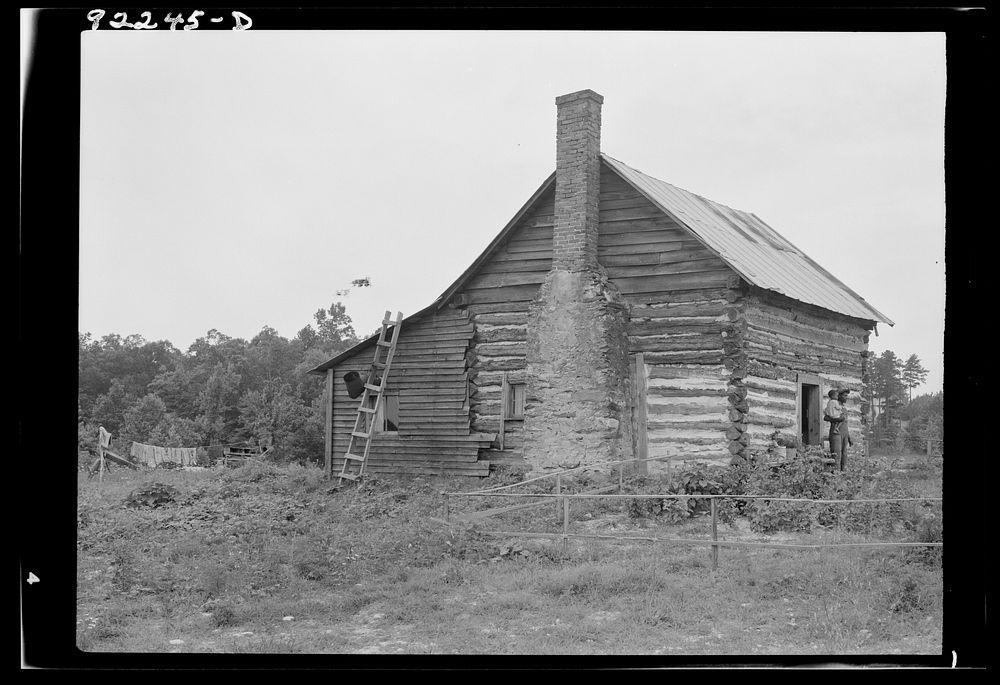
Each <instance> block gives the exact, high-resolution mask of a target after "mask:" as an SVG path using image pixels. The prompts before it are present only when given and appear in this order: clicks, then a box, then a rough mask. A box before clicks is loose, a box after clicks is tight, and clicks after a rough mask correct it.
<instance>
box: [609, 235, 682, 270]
mask: <svg viewBox="0 0 1000 685" xmlns="http://www.w3.org/2000/svg"><path fill="white" fill-rule="evenodd" d="M650 235H651V234H649V233H641V234H639V236H640V237H645V238H647V240H648V239H649V237H650ZM699 247H701V244H700V243H698V242H696V241H693V240H670V241H664V240H648V242H643V243H634V244H628V245H598V247H597V260H598V261H599V262H601V263H603V262H604V259H605V258H607V257H608V256H609V255H627V254H646V253H653V252H674V251H676V250H695V249H697V248H699Z"/></svg>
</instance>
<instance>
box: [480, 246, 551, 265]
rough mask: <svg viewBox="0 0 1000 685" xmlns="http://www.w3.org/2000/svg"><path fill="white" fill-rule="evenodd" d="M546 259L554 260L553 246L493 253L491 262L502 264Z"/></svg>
mask: <svg viewBox="0 0 1000 685" xmlns="http://www.w3.org/2000/svg"><path fill="white" fill-rule="evenodd" d="M541 260H545V261H548V262H551V261H552V248H551V247H549V248H539V249H535V250H522V251H519V252H515V253H510V254H508V253H506V252H498V253H497V254H495V255H493V258H492V259H491V260H490V261H491V262H497V263H500V264H507V263H511V262H513V263H520V262H537V261H541Z"/></svg>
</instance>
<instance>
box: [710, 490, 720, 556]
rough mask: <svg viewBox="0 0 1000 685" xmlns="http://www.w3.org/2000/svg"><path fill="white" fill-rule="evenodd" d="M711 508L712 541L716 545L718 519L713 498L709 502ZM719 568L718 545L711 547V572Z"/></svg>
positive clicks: (717, 539)
mask: <svg viewBox="0 0 1000 685" xmlns="http://www.w3.org/2000/svg"><path fill="white" fill-rule="evenodd" d="M709 502H710V503H711V507H712V540H713V541H714V542H716V543H718V541H719V518H718V512H717V511H716V507H715V498H714V497H713V498H712V499H710V500H709ZM717 568H719V545H718V544H714V545H712V570H713V571H714V570H715V569H717Z"/></svg>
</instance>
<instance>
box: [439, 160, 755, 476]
mask: <svg viewBox="0 0 1000 685" xmlns="http://www.w3.org/2000/svg"><path fill="white" fill-rule="evenodd" d="M554 210H555V207H554V196H553V193H552V192H549V193H547V194H545V195H543V196H541V197H540V198H539V199H538V201H537V202H536V205H535V207H533V208H532V209H531V210H529V212H528V213H527V214H526V215H525V216H524V217H523V218H522V220H521V222H520V223H519V225H518V226H517V227H516V228H515V229H514V230H513V232H512V233H511V236H510V238H509V239H508V241H507V242H506V244H505V245H503V246H501V247H500V248H499V249H498V250H497V252H496V253H495V254H494V255H493V257H492V258H491V259H490V260H489V261H488V262H487V263H486V264H485V265H484V266H483V267H482V268H481V269H480V271H479V272H478V273H477V274H476V276H475V277H474V278H472V279H471V280H470V281H469V283H467V284H466V286H465V287H464V288H463V289H462V290H461V291H460V292H459V293H458V294H457V296H456V298H455V302H456V303H458V304H459V305H460V306H461V307H462V308H463V309H464V310H465V311H467V312H468V313H469V316H470V318H471V319H472V320H473V322H474V323H475V329H476V331H475V336H474V338H473V349H474V353H475V359H476V365H475V369H476V371H477V375H476V378H475V380H474V381H473V391H472V392H473V395H472V412H471V414H472V428H473V430H479V431H488V432H499V429H500V393H501V383H502V377H503V373H504V372H507V374H508V380H509V382H511V383H520V382H524V381H525V380H526V378H525V366H526V361H525V354H526V349H525V341H526V340H527V331H526V328H525V326H526V324H527V318H528V304H529V302H530V301H531V300H532V299H533V298H534V297H535V296H536V295H537V294H538V288H539V287H540V285H541V284H542V282H543V281H544V280H545V275H546V274H547V273H548V270H549V268H550V266H551V254H552V227H553V223H554ZM598 261H599V263H600V264H601V265H602V266H603V267H604V268H605V270H606V271H607V273H608V276H609V278H610V280H611V281H612V283H614V285H615V286H616V287H617V288H618V289H619V290H620V291H621V293H622V294H623V295H624V297H625V299H626V300H627V301H628V302H629V304H630V307H631V321H630V324H629V329H628V334H629V352H630V353H632V354H635V353H637V352H642V353H643V354H644V357H645V362H646V363H645V370H646V374H647V379H646V380H647V402H648V405H647V413H648V417H647V427H648V441H649V442H648V450H649V456H650V457H656V456H670V457H671V458H676V459H690V458H697V459H712V460H728V458H729V457H730V452H729V451H728V442H727V439H726V437H725V432H726V430H727V429H728V428H729V427H730V425H731V424H730V423H729V420H728V404H727V390H728V386H727V383H726V375H727V369H726V368H725V366H724V365H723V359H724V356H725V349H724V344H723V331H724V330H725V328H726V326H727V325H728V324H729V320H728V318H727V317H726V311H727V310H726V308H727V307H728V306H729V305H730V304H731V303H732V301H733V300H734V298H735V297H736V291H735V290H734V289H733V288H734V286H735V285H736V284H737V279H736V278H735V276H734V274H733V272H732V270H731V269H729V267H728V266H726V265H725V263H724V262H722V260H720V259H719V258H717V257H715V256H714V255H713V254H712V253H711V252H710V251H709V250H707V249H706V248H705V247H704V246H702V244H701V243H700V242H698V240H697V239H695V238H694V237H693V235H691V233H690V232H689V231H687V230H686V229H684V228H683V227H681V226H680V225H678V224H677V223H676V222H674V221H673V220H672V219H670V218H669V217H667V216H666V215H665V214H664V213H663V212H662V211H660V210H659V209H658V208H657V207H656V206H655V205H653V204H652V203H651V202H650V201H649V200H647V199H646V198H645V197H643V196H642V195H641V194H640V193H639V192H638V191H636V190H635V189H633V188H632V187H631V186H629V185H627V184H626V183H625V182H624V181H622V180H621V179H620V177H618V175H617V174H616V173H614V172H613V171H611V170H610V169H608V168H604V169H603V171H602V175H601V196H600V226H599V234H598ZM521 427H522V426H521V422H519V421H508V422H507V423H506V426H505V446H506V448H507V450H508V451H510V452H513V453H518V452H520V451H521V448H522V447H523V441H522V440H523V438H522V432H521ZM491 458H494V457H491ZM653 468H654V470H655V463H654V466H653Z"/></svg>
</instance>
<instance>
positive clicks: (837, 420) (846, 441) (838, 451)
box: [823, 390, 854, 471]
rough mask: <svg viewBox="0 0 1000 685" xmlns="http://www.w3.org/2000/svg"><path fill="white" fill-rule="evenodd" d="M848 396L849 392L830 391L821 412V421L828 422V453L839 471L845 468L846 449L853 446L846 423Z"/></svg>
mask: <svg viewBox="0 0 1000 685" xmlns="http://www.w3.org/2000/svg"><path fill="white" fill-rule="evenodd" d="M850 394H851V393H850V391H849V390H840V391H834V390H831V391H830V392H829V397H830V401H829V402H828V403H827V405H826V409H825V410H823V420H824V421H829V422H830V451H831V452H832V453H833V458H834V459H835V460H836V462H837V464H838V465H839V467H840V470H841V471H843V470H844V469H845V468H847V448H848V447H850V446H853V445H854V439H853V438H851V431H850V428H849V427H848V422H847V398H848V397H849V396H850ZM834 397H836V399H834Z"/></svg>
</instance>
